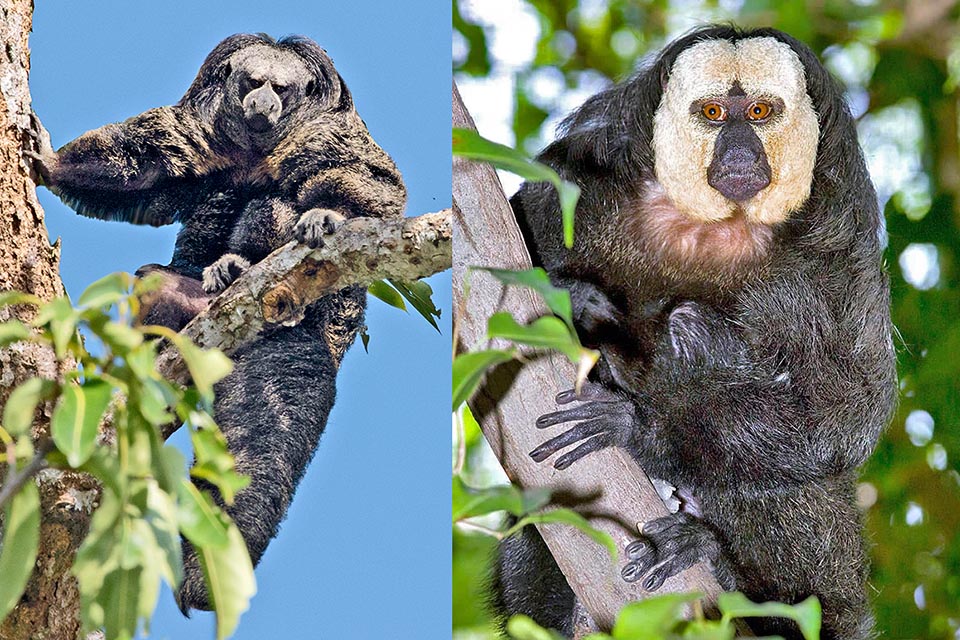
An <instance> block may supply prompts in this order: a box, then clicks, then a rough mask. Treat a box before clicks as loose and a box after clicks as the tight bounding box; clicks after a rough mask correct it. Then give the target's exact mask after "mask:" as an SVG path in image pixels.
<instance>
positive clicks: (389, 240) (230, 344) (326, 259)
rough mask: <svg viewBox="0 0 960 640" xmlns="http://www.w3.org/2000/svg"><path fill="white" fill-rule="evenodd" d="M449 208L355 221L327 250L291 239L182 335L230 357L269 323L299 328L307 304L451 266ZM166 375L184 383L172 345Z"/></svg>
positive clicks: (160, 363)
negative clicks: (354, 288) (351, 289)
mask: <svg viewBox="0 0 960 640" xmlns="http://www.w3.org/2000/svg"><path fill="white" fill-rule="evenodd" d="M451 249H452V221H451V211H450V209H444V210H443V211H438V212H437V213H428V214H425V215H422V216H418V217H416V218H401V219H399V220H376V219H373V218H354V219H353V220H350V221H349V222H347V224H345V225H344V226H343V227H342V228H341V229H340V230H338V231H337V233H336V234H335V235H334V236H333V237H332V238H331V239H330V240H328V242H327V245H326V246H324V247H322V248H320V249H315V250H314V249H310V248H309V247H307V246H306V245H301V244H297V243H294V242H291V243H289V244H287V245H286V246H284V247H282V248H280V249H278V250H277V251H274V252H273V253H272V254H270V255H269V256H267V257H266V258H264V259H263V260H262V261H260V262H258V263H257V264H255V265H253V266H252V267H250V269H249V270H247V271H246V272H245V273H244V274H243V275H242V276H241V277H240V278H239V279H237V281H236V282H234V283H233V284H232V285H230V287H229V288H227V290H226V291H224V292H223V293H221V294H220V295H219V296H218V297H217V298H216V299H214V300H213V302H212V303H211V304H210V306H209V307H208V308H207V309H206V310H205V311H203V312H202V313H200V314H199V315H198V316H197V317H196V318H194V319H193V320H192V321H191V322H190V323H189V324H188V325H187V326H186V327H184V328H183V330H182V331H181V333H182V334H184V335H186V336H188V337H189V338H190V339H192V340H193V341H194V343H196V344H197V345H198V346H200V347H203V348H208V349H209V348H213V347H216V348H218V349H220V350H221V351H223V352H224V353H226V354H228V355H229V354H231V353H233V352H234V351H236V350H237V349H239V348H240V347H241V346H243V345H245V344H248V343H249V342H251V341H252V340H254V339H255V338H256V336H257V334H258V333H259V332H260V330H261V329H263V328H264V327H265V326H267V325H268V324H284V325H295V324H297V323H298V322H299V321H300V320H301V319H302V318H303V313H304V310H305V309H306V307H307V305H309V304H311V303H313V302H316V301H317V300H319V299H320V298H321V297H323V296H325V295H329V294H331V293H334V292H336V291H339V290H340V289H343V288H344V287H349V286H351V285H361V286H367V285H370V284H371V283H373V282H376V281H377V280H383V279H385V278H390V279H393V280H403V281H407V282H411V281H414V280H419V279H420V278H425V277H427V276H431V275H433V274H435V273H439V272H441V271H445V270H447V269H449V268H450V266H451V263H452V255H451V254H452V251H451ZM157 368H158V370H159V371H160V373H161V374H163V376H164V377H166V378H168V379H170V380H175V381H177V382H181V383H184V382H186V381H187V380H188V379H189V374H188V373H187V369H186V366H185V365H184V363H183V360H182V358H181V357H180V354H179V353H178V352H177V350H176V348H175V347H174V346H173V345H167V346H166V347H164V348H163V350H162V351H161V352H160V355H159V356H158V358H157Z"/></svg>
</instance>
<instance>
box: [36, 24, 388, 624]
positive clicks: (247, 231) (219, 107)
mask: <svg viewBox="0 0 960 640" xmlns="http://www.w3.org/2000/svg"><path fill="white" fill-rule="evenodd" d="M46 164H47V167H46V171H45V174H46V175H44V181H45V182H46V184H47V185H48V186H49V187H50V188H51V189H52V190H53V191H54V193H56V194H58V195H59V196H60V197H61V198H62V199H63V200H64V201H65V202H66V203H68V204H69V205H70V206H72V207H73V208H74V209H76V210H77V211H78V212H79V213H81V214H83V215H87V216H93V217H97V218H105V219H110V220H125V221H127V222H132V223H134V224H151V225H162V224H168V223H170V222H174V221H176V222H180V223H182V225H183V228H182V229H181V231H180V233H179V235H178V236H177V242H176V247H175V249H174V253H173V259H172V261H171V263H170V265H169V266H168V267H167V268H161V270H162V271H163V272H164V274H165V278H164V282H165V286H164V288H163V289H161V291H160V293H159V296H158V298H159V299H155V300H151V301H150V302H151V304H149V305H147V307H146V311H147V313H148V317H147V318H144V320H146V321H148V322H159V323H162V324H166V325H168V326H171V327H172V328H175V329H180V328H181V327H182V326H183V324H185V323H186V321H188V320H189V319H190V318H191V317H192V316H193V314H195V313H196V312H197V311H199V310H200V309H202V308H203V307H204V306H205V304H206V300H207V298H208V297H209V294H210V293H215V292H217V291H219V290H221V289H223V288H224V287H226V286H227V285H228V284H229V283H230V282H232V281H233V280H234V279H235V278H236V277H237V276H238V275H239V274H240V273H241V272H242V271H243V269H244V268H246V266H249V264H251V263H253V262H256V261H258V260H260V259H262V258H263V257H264V256H266V255H267V254H268V253H269V252H271V251H273V250H274V249H277V248H279V247H280V246H282V245H284V244H285V243H287V242H289V241H290V240H292V239H294V238H297V239H300V240H304V241H306V242H308V243H309V244H311V245H312V246H317V245H319V244H321V243H322V242H323V236H324V235H326V234H328V233H330V232H331V230H332V229H333V228H334V227H335V226H336V224H339V222H340V221H342V220H343V219H345V218H349V217H354V216H375V217H393V216H399V215H401V214H402V211H403V208H404V205H405V202H406V190H405V188H404V186H403V182H402V180H401V178H400V174H399V172H398V171H397V168H396V166H395V165H394V163H393V161H392V160H391V159H390V157H389V156H388V155H387V154H386V153H385V152H384V151H383V150H382V149H380V147H378V146H377V144H376V143H375V142H374V141H373V139H372V138H371V137H370V134H369V133H368V132H367V129H366V126H365V125H364V124H363V121H362V120H361V119H360V116H359V115H357V113H356V111H355V110H354V106H353V100H352V98H351V96H350V92H349V91H348V90H347V87H346V85H345V84H344V82H343V79H342V78H341V77H340V75H339V74H338V73H337V71H336V70H335V69H334V67H333V63H332V62H331V60H330V59H329V58H328V57H327V55H326V53H325V52H324V51H323V50H322V49H321V48H320V47H319V46H317V45H316V44H315V43H314V42H312V41H310V40H308V39H306V38H301V37H292V38H286V39H283V40H280V41H279V42H278V41H274V40H273V39H271V38H269V37H268V36H264V35H245V34H241V35H235V36H231V37H229V38H227V39H226V40H224V41H223V42H221V43H220V44H219V45H217V47H216V48H215V49H214V50H213V51H212V52H211V53H210V55H209V56H208V57H207V59H206V60H205V61H204V63H203V65H202V66H201V68H200V71H199V73H198V74H197V78H196V80H194V82H193V84H192V85H191V86H190V88H189V90H188V91H187V93H186V95H184V97H183V98H182V99H181V100H180V102H178V103H177V104H176V105H173V106H170V107H161V108H158V109H151V110H150V111H147V112H146V113H143V114H141V115H139V116H136V117H134V118H131V119H129V120H127V121H126V122H123V123H121V124H112V125H107V126H105V127H102V128H100V129H97V130H95V131H91V132H89V133H87V134H84V135H83V136H81V137H80V138H78V139H77V140H74V141H73V142H71V143H69V144H67V145H66V146H65V147H63V148H62V149H61V150H60V151H59V152H57V154H56V157H55V158H52V159H51V160H50V161H49V162H47V163H46ZM148 270H149V271H157V270H158V268H157V267H156V266H155V265H151V266H150V267H149V268H148ZM201 277H202V278H203V280H202V284H203V287H202V289H201V286H200V285H201V281H200V279H201ZM204 290H205V291H204ZM365 300H366V296H365V292H364V291H363V290H362V288H358V287H352V288H349V289H345V290H343V291H341V292H340V293H338V294H336V295H333V296H329V297H326V298H324V299H322V300H320V301H319V302H317V303H316V304H314V305H312V306H311V307H310V308H309V309H308V310H307V312H306V318H305V319H304V320H303V321H302V322H301V323H300V325H298V326H296V327H277V328H273V329H271V330H268V331H266V332H265V333H264V335H262V336H261V337H260V338H259V339H258V340H257V341H256V342H254V343H253V344H250V345H248V346H246V347H244V348H242V349H240V350H239V351H238V352H237V353H235V354H234V356H233V360H234V364H235V368H234V371H233V373H232V374H231V375H230V376H229V377H228V378H227V379H225V380H224V381H222V382H221V383H219V384H218V385H217V387H216V402H215V405H214V415H215V418H216V420H217V422H218V423H219V425H220V427H221V429H222V430H223V432H224V435H225V436H226V439H227V442H228V444H229V447H230V451H231V452H232V453H233V455H234V456H235V458H236V466H237V471H239V472H240V473H244V474H247V475H249V476H251V478H252V482H251V485H250V486H249V487H248V488H247V489H245V490H243V491H241V492H240V493H239V494H238V496H237V499H236V502H235V503H234V504H233V505H232V506H229V507H226V510H227V512H228V513H229V514H230V515H231V517H232V518H233V519H234V520H235V521H236V523H237V525H238V526H239V527H240V531H241V533H242V534H243V537H244V539H245V540H246V543H247V547H248V549H249V551H250V557H251V558H252V560H253V562H254V563H256V562H258V561H259V559H260V556H261V555H262V554H263V552H264V550H265V549H266V547H267V543H268V542H269V541H270V539H271V538H272V537H273V536H275V535H276V533H277V530H278V527H279V524H280V521H281V520H282V519H283V517H284V515H285V514H286V511H287V507H288V505H289V503H290V500H291V499H292V497H293V494H294V491H295V490H296V487H297V483H298V482H299V481H300V478H301V477H302V475H303V473H304V470H305V468H306V466H307V463H308V462H309V461H310V458H311V457H312V456H313V452H314V450H315V449H316V446H317V443H318V441H319V438H320V434H321V433H322V431H323V429H324V426H325V425H326V421H327V415H328V414H329V412H330V408H331V407H332V406H333V402H334V395H335V387H334V381H335V378H336V373H337V368H338V366H339V363H340V360H341V358H342V357H343V355H344V353H345V351H346V350H347V348H348V347H349V346H350V344H351V343H352V342H353V340H354V338H355V336H356V333H357V331H358V330H359V329H360V327H362V325H363V312H364V305H365ZM217 499H218V500H219V497H218V496H217ZM221 504H222V501H221ZM184 566H185V576H184V581H183V584H182V585H181V587H180V591H179V594H178V602H179V604H180V606H181V608H182V609H183V611H184V612H185V613H186V612H187V611H188V610H189V609H190V608H197V609H208V608H209V606H210V603H209V601H208V598H207V593H206V588H205V586H204V584H203V576H202V572H201V570H200V566H199V563H198V561H197V557H196V554H195V553H194V551H193V549H192V548H191V547H190V545H189V544H187V543H185V544H184Z"/></svg>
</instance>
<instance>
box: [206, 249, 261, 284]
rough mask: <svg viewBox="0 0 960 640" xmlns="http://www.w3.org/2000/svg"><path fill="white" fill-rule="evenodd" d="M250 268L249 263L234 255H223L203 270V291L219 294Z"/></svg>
mask: <svg viewBox="0 0 960 640" xmlns="http://www.w3.org/2000/svg"><path fill="white" fill-rule="evenodd" d="M249 268H250V262H249V261H248V260H247V259H246V258H242V257H240V256H238V255H237V254H235V253H225V254H223V255H222V256H220V258H219V259H218V260H217V261H216V262H214V263H213V264H212V265H210V266H209V267H207V268H206V269H204V270H203V290H204V291H206V292H207V293H220V292H221V291H223V290H224V289H226V288H227V287H229V286H230V284H231V283H232V282H233V281H234V280H236V279H237V278H239V277H240V276H241V275H242V274H243V272H244V271H246V270H247V269H249Z"/></svg>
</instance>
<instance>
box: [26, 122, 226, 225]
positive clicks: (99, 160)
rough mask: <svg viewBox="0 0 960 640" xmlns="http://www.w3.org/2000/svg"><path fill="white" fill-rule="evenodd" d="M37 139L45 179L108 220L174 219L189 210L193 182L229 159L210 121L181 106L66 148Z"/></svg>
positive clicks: (88, 212) (76, 205)
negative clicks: (214, 144) (220, 151)
mask: <svg viewBox="0 0 960 640" xmlns="http://www.w3.org/2000/svg"><path fill="white" fill-rule="evenodd" d="M37 137H38V138H39V139H40V141H41V147H42V148H41V152H40V153H39V154H35V157H38V160H39V165H40V167H39V173H40V175H41V177H42V179H43V182H44V184H45V185H46V186H47V187H48V188H49V189H50V190H51V191H53V192H54V193H55V194H57V195H58V196H59V197H60V198H61V199H62V200H63V201H64V202H65V203H66V204H67V205H68V206H70V207H71V208H73V209H74V210H76V211H77V213H80V214H82V215H85V216H89V217H92V218H100V219H105V220H122V221H125V222H132V223H134V224H149V225H153V226H159V225H164V224H169V223H171V222H173V221H175V220H177V219H178V215H179V212H180V211H181V210H183V209H185V208H186V206H185V205H186V204H187V202H188V198H189V192H190V190H189V189H186V188H185V187H186V186H187V181H189V180H190V179H191V178H195V177H197V176H199V175H203V174H205V173H209V172H211V171H214V170H216V169H218V168H222V166H223V165H224V163H225V161H224V160H223V159H222V158H220V156H218V155H217V154H216V153H214V152H213V151H212V150H211V147H210V143H209V140H210V138H209V136H208V134H207V131H206V127H205V125H203V123H202V122H201V121H200V120H199V119H198V118H196V117H195V116H194V115H193V114H192V113H191V112H190V111H189V110H187V109H184V108H181V107H176V106H174V107H161V108H158V109H151V110H149V111H146V112H145V113H142V114H140V115H139V116H136V117H134V118H130V119H129V120H126V121H124V122H122V123H117V124H108V125H106V126H103V127H100V128H99V129H95V130H93V131H89V132H87V133H85V134H83V135H82V136H80V137H79V138H77V139H76V140H73V141H72V142H68V143H67V144H66V145H64V146H63V147H62V148H61V149H60V150H59V151H53V150H52V148H49V146H47V147H46V148H43V147H44V146H45V145H44V138H45V137H46V136H44V135H43V133H40V134H38V136H37ZM46 139H47V140H49V138H48V137H46ZM47 144H48V143H47Z"/></svg>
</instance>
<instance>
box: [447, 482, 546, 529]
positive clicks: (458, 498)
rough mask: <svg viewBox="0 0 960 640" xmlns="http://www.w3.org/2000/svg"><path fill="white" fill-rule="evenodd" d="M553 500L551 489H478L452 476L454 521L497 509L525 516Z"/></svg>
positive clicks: (498, 487) (496, 487) (500, 486)
mask: <svg viewBox="0 0 960 640" xmlns="http://www.w3.org/2000/svg"><path fill="white" fill-rule="evenodd" d="M549 501H550V490H549V489H528V490H527V491H521V490H520V489H519V488H517V487H515V486H513V485H511V484H507V485H498V486H495V487H489V488H485V489H475V488H473V487H470V486H468V485H467V484H466V483H464V481H463V479H461V478H460V476H453V521H454V522H457V521H458V520H463V519H464V518H472V517H474V516H482V515H486V514H488V513H493V512H494V511H507V512H509V513H511V514H513V515H515V516H522V515H523V514H525V513H529V512H531V511H533V510H535V509H539V508H541V507H543V506H545V505H546V504H547V503H548V502H549Z"/></svg>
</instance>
